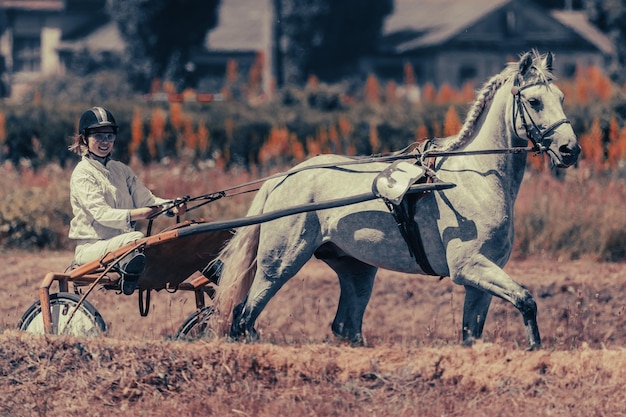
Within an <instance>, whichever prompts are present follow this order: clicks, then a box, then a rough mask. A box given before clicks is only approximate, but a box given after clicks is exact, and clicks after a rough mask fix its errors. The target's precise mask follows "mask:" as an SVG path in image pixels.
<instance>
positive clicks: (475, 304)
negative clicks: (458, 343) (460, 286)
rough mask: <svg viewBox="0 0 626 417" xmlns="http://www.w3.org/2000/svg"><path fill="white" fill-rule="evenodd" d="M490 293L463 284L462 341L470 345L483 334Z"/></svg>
mask: <svg viewBox="0 0 626 417" xmlns="http://www.w3.org/2000/svg"><path fill="white" fill-rule="evenodd" d="M491 298H492V295H491V294H489V293H487V292H485V291H483V290H481V289H478V288H474V287H471V286H469V285H466V286H465V303H464V305H463V343H464V344H466V345H471V344H472V343H473V342H474V340H475V339H478V338H480V337H481V336H482V334H483V327H484V326H485V319H486V318H487V312H488V311H489V306H490V304H491Z"/></svg>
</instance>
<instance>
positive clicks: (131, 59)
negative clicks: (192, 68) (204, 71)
mask: <svg viewBox="0 0 626 417" xmlns="http://www.w3.org/2000/svg"><path fill="white" fill-rule="evenodd" d="M219 4H220V0H107V11H108V13H109V15H110V16H111V17H112V18H113V19H114V20H115V21H116V22H117V25H118V27H119V29H120V32H121V33H122V36H123V37H124V40H125V41H126V44H127V51H126V52H127V54H126V59H125V62H124V63H125V65H126V67H127V71H128V75H129V79H130V80H131V82H132V83H133V85H134V86H135V87H137V88H138V89H140V90H143V91H146V90H147V89H148V87H149V86H150V84H151V82H152V81H153V80H154V79H157V78H159V79H163V80H171V81H176V82H179V83H180V82H184V80H185V78H186V77H187V76H188V75H189V71H187V70H186V69H185V66H186V65H187V64H188V63H189V62H190V58H191V54H192V52H193V51H194V50H195V49H196V48H200V47H201V46H202V43H203V42H204V39H205V37H206V34H207V32H208V31H209V30H210V29H212V28H214V27H215V26H216V25H217V21H218V6H219Z"/></svg>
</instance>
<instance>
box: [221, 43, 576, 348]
mask: <svg viewBox="0 0 626 417" xmlns="http://www.w3.org/2000/svg"><path fill="white" fill-rule="evenodd" d="M552 59H553V57H552V54H547V55H544V56H541V55H539V54H538V53H537V52H536V51H533V52H529V53H526V54H524V55H523V57H522V58H521V59H520V61H519V62H518V63H511V64H509V65H508V66H507V68H505V69H504V70H503V71H502V72H501V73H499V74H497V75H495V76H493V77H492V78H491V79H490V80H489V81H488V82H487V83H486V84H485V85H484V87H483V88H482V90H481V91H480V92H478V95H477V99H476V101H475V102H474V103H473V105H472V107H471V108H470V110H469V112H468V115H467V118H466V120H465V123H464V125H463V127H462V129H461V131H460V132H459V134H458V135H457V136H452V137H449V138H445V139H441V140H439V149H440V150H446V151H449V150H458V151H472V150H491V149H504V148H512V147H525V146H527V145H528V141H529V140H530V141H531V142H532V143H533V144H534V145H535V146H536V147H537V149H543V150H544V151H545V152H546V153H547V154H548V155H549V156H550V158H551V160H552V162H553V164H554V165H556V166H558V167H567V166H570V165H572V164H574V163H575V162H576V161H577V159H578V155H579V153H580V146H579V144H578V141H577V138H576V135H575V134H574V131H573V130H572V127H571V125H570V124H569V122H568V121H567V119H566V118H565V115H564V113H563V109H562V101H563V94H562V92H561V91H560V90H559V88H558V87H557V86H555V85H554V84H552V73H551V71H552ZM466 153H467V152H466ZM347 160H350V159H349V158H347V157H343V156H338V155H322V156H317V157H314V158H312V159H310V160H309V161H307V162H304V163H303V164H301V165H300V166H306V165H318V164H326V165H328V164H329V163H336V164H337V166H336V167H334V168H327V167H324V168H319V169H310V170H302V171H299V172H297V173H294V174H292V175H286V176H284V177H279V178H273V179H270V180H268V181H266V182H265V183H264V184H263V186H262V187H261V189H260V190H259V192H258V193H257V195H256V196H255V198H254V201H253V202H252V204H251V207H250V209H249V212H248V214H249V215H257V214H261V213H264V212H271V211H274V210H281V209H285V208H289V207H292V206H294V205H299V204H306V203H314V202H324V201H328V200H331V199H335V198H338V197H345V196H350V195H355V194H361V193H367V192H371V190H372V182H373V181H374V178H375V177H376V175H377V174H378V173H379V172H380V171H382V170H383V169H385V168H386V167H387V166H388V164H386V163H380V162H376V163H367V164H363V165H349V166H340V164H341V163H342V162H345V161H347ZM525 165H526V154H525V153H514V152H502V153H489V154H484V155H483V154H480V155H477V154H474V155H463V156H456V155H455V156H448V157H444V158H438V159H437V160H436V165H435V172H436V175H437V177H438V178H439V179H440V180H442V181H445V182H450V183H454V184H456V187H455V188H451V189H446V190H439V191H434V192H431V193H429V194H428V195H426V196H425V197H423V198H421V199H419V200H418V201H417V202H416V203H415V204H416V207H415V211H414V213H416V214H415V216H414V219H413V220H414V221H415V222H417V223H418V227H419V231H420V234H421V239H422V241H423V246H424V252H425V255H426V258H427V260H428V263H429V264H430V266H431V267H432V271H431V275H437V276H449V277H450V278H451V279H452V281H453V282H454V283H456V284H459V285H463V286H464V287H465V303H464V307H463V340H464V342H465V343H471V341H472V340H473V339H474V338H477V337H480V336H481V334H482V331H483V326H484V323H485V318H486V316H487V312H488V309H489V305H490V303H491V298H492V296H494V295H495V296H497V297H500V298H502V299H504V300H507V301H509V302H510V303H511V304H513V305H514V306H515V307H516V308H517V309H518V310H519V311H520V313H521V314H522V317H523V319H524V325H525V327H526V332H527V336H528V342H529V344H530V348H531V349H532V348H536V347H539V346H540V345H541V338H540V335H539V329H538V326H537V320H536V316H537V305H536V303H535V301H534V299H533V296H532V295H531V294H530V293H529V292H528V291H527V290H526V289H524V288H523V287H522V286H520V285H519V284H518V283H516V282H515V281H513V279H511V277H510V276H509V275H508V274H507V273H506V272H504V271H503V270H502V268H503V266H504V265H505V264H506V262H507V261H508V259H509V256H510V255H511V251H512V249H513V208H514V204H515V199H516V197H517V194H518V191H519V188H520V184H521V182H522V178H523V176H524V170H525ZM296 168H297V167H296ZM312 256H317V257H318V258H320V259H322V260H323V261H324V262H325V263H327V264H328V265H329V266H330V267H331V268H332V269H333V270H334V271H335V272H336V273H337V275H338V276H339V283H340V288H341V294H340V298H339V305H338V308H337V313H336V316H335V319H334V320H333V323H332V330H333V332H334V334H335V335H337V336H339V337H343V338H346V339H348V340H350V341H352V342H353V343H356V344H362V343H364V341H363V336H362V333H361V326H362V320H363V315H364V313H365V308H366V306H367V303H368V302H369V299H370V296H371V292H372V287H373V284H374V276H375V274H376V271H377V270H378V268H384V269H388V270H393V271H399V272H404V273H410V274H425V273H426V272H425V271H424V270H423V269H422V268H421V267H419V266H418V263H417V262H416V260H415V258H413V257H412V256H411V252H410V250H409V248H408V245H407V243H406V241H405V240H404V238H403V236H402V235H401V233H400V231H399V228H398V225H397V223H396V222H395V220H394V217H393V216H392V214H390V210H389V209H388V207H387V206H386V204H385V203H384V202H383V201H381V200H380V199H378V200H372V201H367V202H362V203H358V204H353V205H348V206H345V207H338V208H331V209H326V210H319V211H313V212H308V213H301V214H296V215H291V216H286V217H282V218H279V219H277V220H273V221H270V222H266V223H261V224H256V225H253V226H248V227H245V228H242V229H239V231H238V232H237V233H236V234H235V236H234V237H233V238H232V240H231V241H230V242H229V244H228V245H227V247H226V248H225V249H224V250H223V252H222V253H221V255H220V260H221V261H222V262H224V270H223V272H222V277H221V280H220V283H219V287H218V290H217V292H218V294H217V298H216V303H217V304H216V307H217V309H218V312H219V314H222V315H226V314H229V313H230V311H233V318H232V324H231V326H230V336H231V337H233V338H241V337H246V338H247V339H251V340H254V339H256V338H257V334H256V331H255V329H254V324H255V321H256V319H257V317H258V316H259V314H260V313H261V312H262V311H263V309H264V308H265V306H266V305H267V303H268V301H269V300H270V299H271V298H272V297H273V296H274V295H275V294H276V292H277V291H278V290H279V289H280V288H281V287H282V285H283V284H285V282H287V281H288V280H289V279H290V278H291V277H293V276H294V275H295V274H296V273H297V272H298V271H299V270H300V269H301V268H302V266H303V265H304V264H305V263H306V262H307V261H308V260H309V259H310V258H311V257H312ZM424 269H426V268H424ZM235 305H236V306H235ZM233 306H235V307H234V309H233ZM224 323H225V319H224V317H222V325H224Z"/></svg>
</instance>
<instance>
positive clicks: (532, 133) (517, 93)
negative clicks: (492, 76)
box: [511, 80, 571, 153]
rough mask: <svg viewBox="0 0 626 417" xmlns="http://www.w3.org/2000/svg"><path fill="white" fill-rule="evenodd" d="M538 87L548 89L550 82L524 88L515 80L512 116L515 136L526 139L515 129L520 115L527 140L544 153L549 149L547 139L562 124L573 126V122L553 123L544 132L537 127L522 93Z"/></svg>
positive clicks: (540, 82) (565, 120) (541, 82)
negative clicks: (543, 86) (542, 86)
mask: <svg viewBox="0 0 626 417" xmlns="http://www.w3.org/2000/svg"><path fill="white" fill-rule="evenodd" d="M536 85H545V86H546V88H549V82H547V81H539V82H536V83H532V84H527V85H525V86H523V87H520V86H519V82H518V80H515V85H514V86H513V88H511V94H513V98H514V100H515V103H514V104H513V114H512V116H513V130H514V131H515V135H516V136H517V137H518V138H520V139H522V140H524V138H522V137H521V136H520V135H519V133H517V128H516V127H515V121H516V120H517V116H518V115H519V117H520V118H521V119H522V124H523V126H524V130H525V131H526V139H527V140H530V141H531V142H532V144H533V148H534V149H535V150H536V152H538V153H543V152H545V151H547V150H548V147H547V146H546V145H545V144H544V141H545V139H546V137H547V136H549V135H550V134H551V133H552V132H554V130H556V129H557V128H558V127H559V126H561V125H562V124H565V123H570V124H571V122H570V121H569V120H567V119H566V118H563V119H560V120H557V121H556V122H554V123H552V124H551V125H550V126H548V127H547V128H545V129H544V130H543V131H542V130H541V128H540V127H539V126H537V123H535V121H534V120H533V117H532V116H531V115H530V112H529V111H528V108H527V107H526V104H525V103H524V100H522V91H523V90H525V89H527V88H529V87H534V86H536ZM527 117H528V120H529V121H530V123H528V121H527V120H526V118H527Z"/></svg>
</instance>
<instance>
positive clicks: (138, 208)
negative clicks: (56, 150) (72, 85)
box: [69, 107, 186, 295]
mask: <svg viewBox="0 0 626 417" xmlns="http://www.w3.org/2000/svg"><path fill="white" fill-rule="evenodd" d="M117 131H118V125H117V123H116V122H115V118H114V117H113V114H111V112H110V111H109V110H107V109H105V108H103V107H92V108H91V109H89V110H87V111H85V112H84V113H83V114H82V116H81V117H80V120H79V122H78V133H77V134H75V135H74V139H73V143H72V145H71V146H70V147H69V149H70V150H71V151H73V152H75V153H77V154H78V155H80V156H81V157H82V159H81V161H80V162H79V163H78V164H77V165H76V168H74V171H73V172H72V177H71V180H70V202H71V204H72V212H73V215H74V218H73V219H72V221H71V223H70V231H69V238H70V239H73V240H75V241H76V250H75V254H74V262H75V263H76V264H78V265H82V264H84V263H87V262H91V261H93V260H94V259H97V258H101V257H103V256H104V255H106V254H107V253H108V252H110V251H112V250H115V249H119V248H120V247H122V246H124V245H126V244H128V243H132V242H134V241H136V240H137V239H141V238H143V237H144V235H143V233H141V232H139V231H136V230H135V223H136V221H137V220H142V219H147V218H149V217H151V216H153V215H155V214H157V213H159V212H160V211H162V210H163V209H164V206H165V207H167V205H168V203H169V201H168V200H165V199H162V198H159V197H155V196H154V195H153V194H152V192H150V190H149V189H148V188H146V187H145V186H144V185H143V184H142V183H141V181H140V180H139V179H138V178H137V176H136V175H135V173H134V172H133V171H132V169H131V168H130V167H129V166H127V165H125V164H124V163H122V162H120V161H116V160H113V159H111V152H112V151H113V146H114V144H115V139H116V137H117ZM169 205H170V206H171V204H169ZM185 210H186V206H185V205H180V206H177V207H172V208H170V210H169V212H170V213H171V214H172V215H175V214H177V215H182V214H184V213H185ZM145 264H146V261H145V255H144V254H143V253H142V252H140V251H138V250H135V251H134V252H131V253H129V254H128V255H126V256H125V257H124V258H123V259H122V260H120V262H119V264H118V268H119V270H120V272H121V275H122V278H121V280H120V289H121V290H122V292H123V293H124V294H126V295H130V294H132V293H133V292H134V291H135V289H136V288H137V282H138V280H139V276H140V275H141V273H142V272H143V270H144V268H145Z"/></svg>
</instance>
